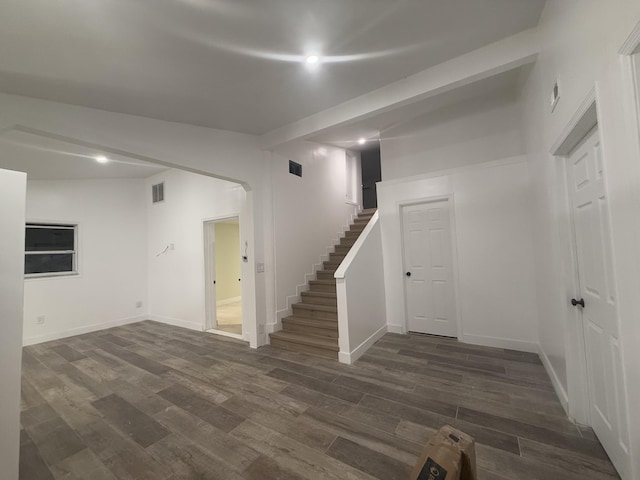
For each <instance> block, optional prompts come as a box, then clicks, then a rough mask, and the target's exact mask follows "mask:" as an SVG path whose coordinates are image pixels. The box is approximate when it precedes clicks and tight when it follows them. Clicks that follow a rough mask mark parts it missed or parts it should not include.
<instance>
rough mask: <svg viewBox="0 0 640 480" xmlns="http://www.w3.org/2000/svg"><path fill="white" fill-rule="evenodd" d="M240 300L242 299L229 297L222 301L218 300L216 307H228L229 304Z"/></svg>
mask: <svg viewBox="0 0 640 480" xmlns="http://www.w3.org/2000/svg"><path fill="white" fill-rule="evenodd" d="M241 300H242V297H231V298H225V299H224V300H220V301H219V302H216V306H219V305H229V304H230V303H236V302H239V301H241Z"/></svg>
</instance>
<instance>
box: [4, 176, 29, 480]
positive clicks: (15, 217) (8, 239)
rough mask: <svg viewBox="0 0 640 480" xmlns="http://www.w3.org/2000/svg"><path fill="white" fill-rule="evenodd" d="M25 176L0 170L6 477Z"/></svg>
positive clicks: (16, 410) (16, 415) (14, 407)
mask: <svg viewBox="0 0 640 480" xmlns="http://www.w3.org/2000/svg"><path fill="white" fill-rule="evenodd" d="M26 180H27V177H26V175H25V174H23V173H18V172H11V171H8V170H0V205H4V206H8V205H10V206H11V208H3V209H1V210H0V224H2V235H0V324H1V326H2V335H0V385H2V388H0V432H2V435H0V465H1V466H2V467H1V468H2V476H3V478H6V479H7V480H17V479H18V463H19V461H18V459H19V450H20V364H21V359H22V298H23V295H22V294H23V287H24V282H23V274H24V218H25V190H26Z"/></svg>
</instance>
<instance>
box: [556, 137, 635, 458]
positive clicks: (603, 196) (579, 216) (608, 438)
mask: <svg viewBox="0 0 640 480" xmlns="http://www.w3.org/2000/svg"><path fill="white" fill-rule="evenodd" d="M604 176H605V173H604V163H603V158H602V148H601V144H600V137H599V132H598V129H597V127H596V128H595V129H593V130H592V131H591V132H589V133H588V134H587V136H586V137H585V138H584V139H583V141H582V142H580V143H579V144H578V146H577V147H576V148H575V149H574V150H573V152H571V153H570V155H569V156H568V158H567V183H568V192H569V199H570V205H571V213H572V220H573V232H574V235H575V245H576V257H577V259H576V260H577V272H578V284H579V295H578V296H577V297H576V299H575V300H578V301H579V300H581V299H583V300H584V304H585V306H584V308H583V307H581V306H580V305H579V304H578V305H576V308H578V309H580V311H581V319H582V325H583V332H584V341H585V346H586V357H587V358H586V363H587V376H588V379H587V381H588V391H589V404H590V406H589V415H590V422H591V426H592V427H593V429H594V431H595V433H596V435H597V436H598V438H599V439H600V442H601V443H602V445H603V447H604V448H605V450H606V451H607V453H608V454H609V456H610V457H611V460H612V461H613V463H614V465H618V466H619V468H620V467H621V466H623V465H626V464H627V463H628V456H629V449H628V445H629V432H628V419H627V418H626V405H625V398H626V395H625V391H626V389H625V386H624V375H623V373H622V372H623V370H622V355H621V351H620V342H619V328H618V316H617V305H616V291H615V282H614V272H613V263H612V262H613V252H612V245H611V234H610V223H609V206H608V203H607V193H606V186H605V179H604ZM621 470H624V468H621Z"/></svg>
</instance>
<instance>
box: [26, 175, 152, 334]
mask: <svg viewBox="0 0 640 480" xmlns="http://www.w3.org/2000/svg"><path fill="white" fill-rule="evenodd" d="M143 187H144V181H143V180H70V181H41V180H37V181H29V182H28V183H27V221H37V222H52V223H73V224H78V246H77V249H78V259H77V260H78V272H79V274H78V275H74V276H64V277H46V278H32V279H26V280H25V288H24V291H25V300H24V343H25V344H26V345H29V344H32V343H39V342H43V341H47V340H52V339H56V338H62V337H67V336H71V335H77V334H80V333H84V332H88V331H93V330H97V329H100V328H109V327H111V326H115V325H118V324H121V323H126V322H130V321H136V320H140V319H144V314H145V313H146V311H147V260H146V252H147V246H146V223H147V222H146V209H145V204H144V193H145V192H144V189H143ZM138 301H141V302H142V307H140V308H138V307H136V302H138ZM39 315H44V316H45V323H44V324H41V325H38V324H36V318H37V317H38V316H39Z"/></svg>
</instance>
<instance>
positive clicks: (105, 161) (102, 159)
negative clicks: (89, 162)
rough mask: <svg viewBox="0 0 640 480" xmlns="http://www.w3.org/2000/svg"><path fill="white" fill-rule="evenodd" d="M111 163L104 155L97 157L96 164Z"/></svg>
mask: <svg viewBox="0 0 640 480" xmlns="http://www.w3.org/2000/svg"><path fill="white" fill-rule="evenodd" d="M108 161H109V159H108V158H107V157H105V156H104V155H98V156H97V157H96V162H98V163H107V162H108Z"/></svg>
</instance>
